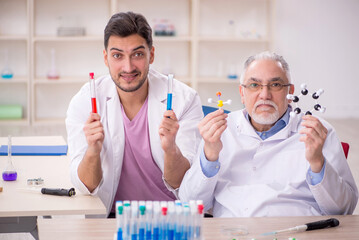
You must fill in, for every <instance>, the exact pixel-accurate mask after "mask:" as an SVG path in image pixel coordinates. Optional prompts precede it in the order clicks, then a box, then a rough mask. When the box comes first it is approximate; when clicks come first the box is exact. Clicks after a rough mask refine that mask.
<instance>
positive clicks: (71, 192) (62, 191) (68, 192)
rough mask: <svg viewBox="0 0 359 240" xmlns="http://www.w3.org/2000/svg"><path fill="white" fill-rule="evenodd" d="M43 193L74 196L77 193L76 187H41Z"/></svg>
mask: <svg viewBox="0 0 359 240" xmlns="http://www.w3.org/2000/svg"><path fill="white" fill-rule="evenodd" d="M41 193H42V194H49V195H56V196H69V197H71V196H74V195H75V194H76V192H75V188H70V189H64V188H41Z"/></svg>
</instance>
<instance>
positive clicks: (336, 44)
mask: <svg viewBox="0 0 359 240" xmlns="http://www.w3.org/2000/svg"><path fill="white" fill-rule="evenodd" d="M273 20H274V21H273V29H272V31H273V32H272V33H273V35H272V40H273V45H272V49H273V50H274V51H275V52H277V53H279V54H281V55H283V56H284V57H285V59H286V60H287V61H288V63H289V66H290V68H291V75H292V81H293V83H294V84H295V85H296V87H297V89H296V91H295V92H296V94H298V93H299V91H300V87H299V86H300V84H301V83H307V85H308V89H309V91H316V90H317V89H319V88H323V89H324V90H325V93H324V94H323V95H322V96H321V97H320V99H319V103H320V104H321V105H324V106H326V107H327V111H326V113H325V114H324V115H323V117H325V118H351V117H355V118H359V101H358V94H357V93H358V91H359V61H358V57H359V26H358V25H359V1H358V0H301V1H298V0H276V4H275V5H274V17H273ZM305 101H306V102H308V101H310V100H309V99H308V100H307V99H305ZM310 102H311V104H312V103H313V101H310ZM299 103H300V102H299Z"/></svg>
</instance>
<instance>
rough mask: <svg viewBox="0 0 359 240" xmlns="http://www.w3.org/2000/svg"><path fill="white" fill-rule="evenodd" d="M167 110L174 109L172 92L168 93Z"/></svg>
mask: <svg viewBox="0 0 359 240" xmlns="http://www.w3.org/2000/svg"><path fill="white" fill-rule="evenodd" d="M167 110H172V93H167Z"/></svg>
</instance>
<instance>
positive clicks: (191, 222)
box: [188, 200, 197, 240]
mask: <svg viewBox="0 0 359 240" xmlns="http://www.w3.org/2000/svg"><path fill="white" fill-rule="evenodd" d="M189 206H190V210H191V217H190V219H189V229H188V239H189V240H193V239H194V238H195V219H196V215H197V205H196V201H194V200H191V201H190V202H189Z"/></svg>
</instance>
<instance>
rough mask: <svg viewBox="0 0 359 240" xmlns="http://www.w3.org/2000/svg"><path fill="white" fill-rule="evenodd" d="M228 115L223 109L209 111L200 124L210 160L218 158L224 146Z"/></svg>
mask: <svg viewBox="0 0 359 240" xmlns="http://www.w3.org/2000/svg"><path fill="white" fill-rule="evenodd" d="M227 117H228V115H227V114H226V113H224V111H223V109H218V110H217V111H215V112H212V113H209V114H208V115H207V116H206V117H205V118H203V119H202V121H201V122H200V123H199V124H198V129H199V132H200V134H201V136H202V138H203V140H204V154H205V156H206V158H207V159H208V160H209V161H216V160H218V157H219V152H220V151H221V150H222V147H223V144H222V141H221V136H222V133H223V132H224V130H225V129H226V128H227V120H226V118H227Z"/></svg>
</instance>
